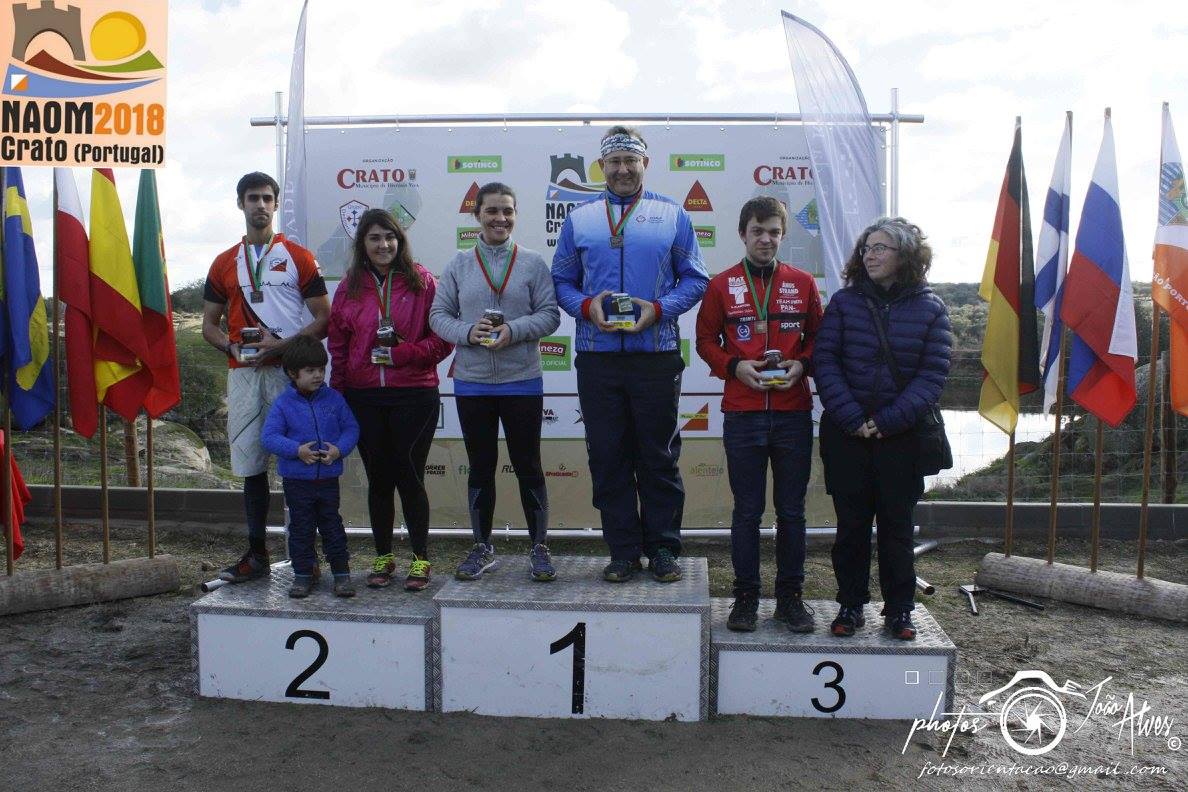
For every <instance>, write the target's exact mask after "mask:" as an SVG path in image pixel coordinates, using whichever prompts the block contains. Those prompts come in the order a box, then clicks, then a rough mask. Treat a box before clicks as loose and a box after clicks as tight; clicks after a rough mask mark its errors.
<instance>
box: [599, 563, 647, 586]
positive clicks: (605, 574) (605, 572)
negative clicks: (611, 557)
mask: <svg viewBox="0 0 1188 792" xmlns="http://www.w3.org/2000/svg"><path fill="white" fill-rule="evenodd" d="M641 569H643V567H642V566H641V565H640V563H639V561H638V560H636V561H624V560H623V559H619V560H617V561H611V562H610V563H609V564H607V565H606V566H605V567H603V569H602V579H603V580H609V581H610V582H611V583H626V582H627V581H628V580H631V578H633V577H635V573H636V572H638V571H639V570H641Z"/></svg>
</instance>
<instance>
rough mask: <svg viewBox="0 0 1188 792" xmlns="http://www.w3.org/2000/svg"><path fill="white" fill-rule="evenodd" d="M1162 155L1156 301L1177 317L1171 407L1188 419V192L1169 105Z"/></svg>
mask: <svg viewBox="0 0 1188 792" xmlns="http://www.w3.org/2000/svg"><path fill="white" fill-rule="evenodd" d="M1161 149H1162V151H1161V155H1160V166H1159V225H1158V227H1157V228H1156V229H1155V274H1154V276H1153V278H1152V283H1151V297H1152V299H1154V300H1155V302H1156V303H1157V304H1158V305H1159V307H1160V308H1162V309H1163V310H1165V311H1167V315H1168V316H1169V317H1171V403H1172V407H1173V408H1174V409H1175V411H1176V412H1178V413H1180V414H1181V415H1188V190H1186V189H1185V182H1184V161H1183V160H1182V159H1181V158H1180V148H1179V146H1177V145H1176V131H1175V129H1173V128H1172V120H1171V110H1170V108H1169V107H1168V106H1167V104H1164V105H1163V144H1162V146H1161Z"/></svg>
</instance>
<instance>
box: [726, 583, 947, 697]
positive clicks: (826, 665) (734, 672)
mask: <svg viewBox="0 0 1188 792" xmlns="http://www.w3.org/2000/svg"><path fill="white" fill-rule="evenodd" d="M730 602H731V601H730V600H727V599H714V600H713V631H712V634H713V650H712V655H713V662H712V666H713V674H712V676H713V687H712V689H711V701H712V703H713V705H714V711H715V713H716V714H721V715H764V716H788V717H802V718H803V717H810V718H811V717H818V718H821V717H828V718H881V719H908V718H923V717H928V716H929V715H931V713H932V712H933V711H934V709H935V707H936V704H937V701H938V699H939V700H940V702H941V705H942V707H947V705H948V704H949V703H951V700H952V691H953V677H954V674H955V671H956V662H957V649H956V646H954V645H953V643H952V642H951V641H950V640H949V638H948V636H946V635H945V633H944V631H943V630H941V628H940V625H939V624H937V622H936V620H935V619H934V618H933V617H932V615H931V614H930V613H928V611H927V610H926V609H925V608H923V607H917V608H916V610H915V611H914V612H913V614H912V619H913V621H914V622H915V624H916V628H917V635H916V640H915V641H899V640H897V639H894V638H892V637H890V635H888V634H887V632H886V631H885V630H884V629H883V620H882V617H881V616H879V607H878V606H876V605H867V606H866V608H865V615H866V626H865V627H863V628H861V629H860V630H859V631H858V632H857V634H855V635H854V636H853V637H851V638H837V637H835V636H833V635H830V634H829V622H830V620H831V619H832V616H833V614H834V613H835V612H836V609H837V606H836V604H835V603H831V602H826V601H823V600H819V601H814V602H811V603H809V605H810V606H811V607H813V608H814V610H815V611H816V621H817V627H816V630H815V631H814V632H813V633H809V634H796V633H792V632H790V631H789V630H788V629H787V627H786V626H785V625H784V624H783V623H780V622H776V621H774V620H773V619H772V618H771V614H772V611H773V609H774V603H773V602H772V601H770V600H765V601H763V602H762V603H761V605H760V611H759V617H760V619H759V629H758V630H756V631H755V632H753V633H735V632H730V631H729V630H727V629H726V617H727V615H728V614H729V611H730Z"/></svg>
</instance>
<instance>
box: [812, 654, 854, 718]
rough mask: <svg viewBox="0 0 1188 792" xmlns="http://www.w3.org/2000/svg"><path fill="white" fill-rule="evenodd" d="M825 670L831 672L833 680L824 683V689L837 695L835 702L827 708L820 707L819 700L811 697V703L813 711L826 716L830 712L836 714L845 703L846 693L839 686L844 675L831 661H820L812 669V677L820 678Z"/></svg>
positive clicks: (838, 666)
mask: <svg viewBox="0 0 1188 792" xmlns="http://www.w3.org/2000/svg"><path fill="white" fill-rule="evenodd" d="M825 669H829V670H830V671H832V672H833V679H832V680H831V681H829V682H826V683H825V687H827V688H829V689H830V690H833V691H834V692H835V693H836V694H837V701H835V702H834V703H833V704H832V705H830V706H828V707H826V706H824V705H822V704H821V700H820V699H818V698H817V697H816V696H813V699H812V701H813V708H814V709H816V710H817V711H818V712H824V713H827V714H828V713H830V712H837V711H838V710H839V709H841V708H842V706H843V705H844V704H845V703H846V691H845V690H844V689H843V688H842V686H841V681H842V679H843V678H844V677H845V675H846V674H845V672H844V671H842V667H841V666H840V665H838V664H837V663H835V662H833V661H832V660H822V661H821V662H820V663H817V667H816V668H814V669H813V676H820V675H821V672H822V671H824V670H825Z"/></svg>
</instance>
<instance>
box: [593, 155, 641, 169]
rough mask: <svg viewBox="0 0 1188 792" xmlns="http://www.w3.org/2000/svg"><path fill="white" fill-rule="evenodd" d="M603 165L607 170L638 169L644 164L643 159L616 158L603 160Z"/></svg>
mask: <svg viewBox="0 0 1188 792" xmlns="http://www.w3.org/2000/svg"><path fill="white" fill-rule="evenodd" d="M602 164H603V166H604V167H606V168H613V169H618V168H637V167H639V166H640V165H642V164H643V158H642V157H623V158H622V159H620V158H618V157H615V158H614V159H608V160H603V161H602Z"/></svg>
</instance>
